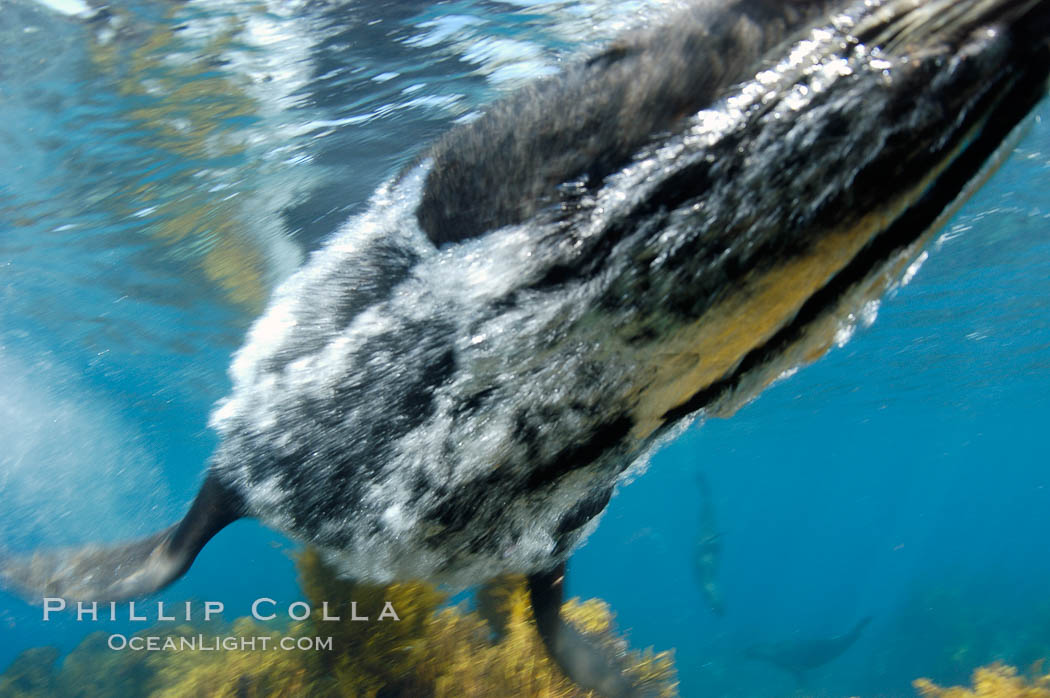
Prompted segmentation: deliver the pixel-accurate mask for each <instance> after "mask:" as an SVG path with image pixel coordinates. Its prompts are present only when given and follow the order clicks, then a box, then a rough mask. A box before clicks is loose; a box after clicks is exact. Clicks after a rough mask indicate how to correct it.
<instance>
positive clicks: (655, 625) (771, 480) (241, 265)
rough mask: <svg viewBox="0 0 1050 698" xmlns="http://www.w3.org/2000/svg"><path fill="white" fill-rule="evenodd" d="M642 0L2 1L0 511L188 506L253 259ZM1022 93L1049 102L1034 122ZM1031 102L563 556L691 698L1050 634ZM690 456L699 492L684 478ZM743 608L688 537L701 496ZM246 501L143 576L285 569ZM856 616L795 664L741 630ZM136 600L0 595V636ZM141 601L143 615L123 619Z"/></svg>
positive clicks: (831, 687)
mask: <svg viewBox="0 0 1050 698" xmlns="http://www.w3.org/2000/svg"><path fill="white" fill-rule="evenodd" d="M660 5H661V4H660V3H657V2H651V3H629V4H626V3H618V4H617V5H616V6H615V7H614V6H610V5H603V4H600V3H583V4H579V3H555V2H550V3H539V2H534V3H528V2H518V3H495V2H490V3H486V2H467V1H464V2H454V3H443V4H437V5H429V4H426V3H410V2H403V3H380V4H376V3H357V4H355V3H334V4H328V5H325V4H309V3H306V4H302V5H277V4H275V5H274V6H271V7H270V8H269V11H265V12H264V11H261V10H260V9H259V7H261V6H252V7H248V6H247V5H243V4H239V3H236V2H218V1H216V2H199V3H198V2H191V3H188V4H186V5H180V6H179V9H178V10H176V11H172V10H171V9H170V6H167V5H165V6H161V5H151V4H148V3H142V4H137V5H128V6H126V7H125V8H124V9H123V10H122V12H123V14H121V17H122V20H121V23H120V25H119V26H114V25H112V24H110V25H106V24H104V23H103V24H100V23H91V22H87V21H85V20H84V19H83V18H79V17H76V16H71V15H69V14H64V13H62V12H58V11H56V10H54V9H49V8H47V7H44V6H42V5H39V4H35V3H31V2H14V3H8V4H5V5H4V6H3V12H2V13H0V114H2V115H3V116H4V119H3V120H2V122H0V162H2V163H5V164H4V166H3V167H0V444H3V447H2V449H0V502H2V506H0V535H2V538H0V541H2V543H3V545H4V546H6V547H8V548H11V549H15V550H26V549H30V548H32V547H35V546H39V545H58V544H65V543H74V542H80V541H86V540H118V539H122V538H126V537H129V536H134V535H140V534H144V533H147V532H150V531H153V530H155V529H157V528H159V527H161V526H163V525H166V524H168V523H169V522H171V521H173V520H175V519H177V518H178V517H179V516H181V513H182V511H183V510H184V508H185V506H186V504H187V502H188V501H189V500H190V499H191V498H192V496H193V493H194V491H195V489H196V487H197V486H198V485H199V481H200V477H201V473H202V471H203V466H204V463H205V462H206V460H207V458H208V455H209V454H210V452H211V450H212V448H213V447H214V445H215V436H214V434H212V433H211V432H210V431H209V430H208V429H207V418H208V413H209V411H210V409H211V407H212V405H213V404H214V402H215V401H216V400H218V399H219V398H221V397H222V396H223V395H224V394H225V393H226V391H227V390H228V385H229V383H228V379H227V377H226V373H225V371H226V366H227V364H228V362H229V358H230V355H231V354H232V352H233V351H234V350H235V349H236V348H237V346H238V345H239V343H240V341H241V337H242V335H243V332H244V331H245V329H246V328H247V326H248V324H249V323H250V322H251V320H252V318H253V317H254V315H255V314H256V313H257V312H258V310H259V307H260V306H261V304H262V303H263V302H264V299H265V295H266V293H267V292H268V290H269V289H271V288H272V287H273V285H274V284H275V283H276V282H277V281H278V280H279V279H280V278H282V277H283V276H285V275H287V273H289V271H290V270H291V269H294V268H295V266H296V265H297V264H299V262H300V261H301V259H302V258H303V255H305V254H306V253H308V252H309V250H311V249H313V248H315V247H316V246H317V245H318V243H319V241H320V240H322V239H323V238H324V237H325V236H326V235H328V234H329V233H330V232H331V231H332V230H333V229H334V227H335V226H336V225H338V223H339V222H340V221H342V220H344V219H345V218H346V217H347V216H348V215H350V214H351V213H353V212H355V211H358V210H360V209H361V208H362V207H363V206H364V205H366V203H367V200H368V196H369V195H370V193H371V192H372V191H373V190H374V188H375V187H376V186H377V185H378V184H379V183H380V182H381V181H383V180H384V179H385V178H387V177H389V176H390V175H391V174H392V173H394V172H395V171H396V170H397V168H398V167H399V166H400V165H401V164H403V163H405V162H407V161H408V160H410V159H411V158H412V157H413V156H414V154H415V153H417V152H418V151H419V150H420V149H421V148H422V147H423V146H424V145H425V144H426V143H427V142H428V141H430V140H431V139H433V138H434V137H435V136H436V135H437V134H440V133H441V132H442V131H443V130H444V129H446V128H448V127H449V126H450V125H451V124H453V123H454V122H455V121H456V120H458V119H462V118H465V117H467V116H469V115H470V114H471V113H472V112H474V111H475V110H476V109H477V108H479V107H480V106H481V105H483V104H484V103H485V102H486V101H488V100H490V99H493V98H494V97H496V96H498V95H499V94H500V93H502V92H504V91H506V90H509V89H512V88H513V87H514V86H515V85H517V84H520V83H521V82H522V81H523V80H526V79H528V78H530V77H535V76H537V75H543V74H548V73H550V72H552V71H554V70H556V69H557V67H558V64H559V63H560V62H561V61H563V60H565V59H566V57H568V56H571V55H574V54H575V53H577V52H579V51H584V52H586V51H587V50H592V49H593V47H594V46H597V45H600V43H601V42H602V41H605V40H607V39H608V38H610V37H612V36H615V35H616V34H617V33H618V32H619V31H621V30H622V29H623V28H625V27H629V26H635V25H638V24H644V23H646V22H647V21H649V18H651V17H652V16H656V15H658V14H659V13H660V12H663V11H665V10H664V9H663V8H662V7H660ZM1040 117H1041V118H1040ZM1047 117H1050V111H1048V107H1047V104H1046V103H1045V102H1044V104H1043V105H1041V106H1040V108H1039V109H1038V112H1037V114H1036V118H1034V119H1033V120H1032V122H1031V124H1030V126H1029V131H1028V133H1027V135H1026V136H1025V137H1024V139H1023V140H1022V142H1021V143H1020V145H1019V146H1018V148H1017V152H1016V153H1015V154H1014V156H1013V157H1012V158H1011V159H1010V160H1009V161H1008V162H1007V164H1006V165H1005V166H1004V167H1003V169H1002V170H1001V171H1000V172H998V173H997V174H996V175H995V176H994V177H993V178H992V179H991V180H990V181H989V183H988V184H987V185H986V186H985V187H984V188H983V189H981V190H980V191H979V192H978V194H977V195H976V196H975V197H974V198H973V200H971V201H970V202H969V203H968V204H967V205H966V206H965V207H964V208H963V210H962V211H960V213H959V214H958V215H957V216H956V217H955V218H954V219H953V220H952V221H951V222H950V223H949V224H948V226H947V227H946V228H945V230H944V231H943V232H942V233H941V234H940V236H939V237H938V238H937V239H936V241H935V242H934V243H933V244H931V246H930V248H929V249H928V253H929V258H928V259H927V260H926V261H925V263H924V264H923V265H922V267H921V269H919V270H918V272H917V273H916V274H915V276H914V278H913V279H912V280H911V282H910V283H909V284H907V285H905V286H902V287H900V288H899V289H897V290H895V291H894V292H892V293H890V294H889V295H888V296H887V297H886V298H884V299H883V302H882V303H881V305H880V307H879V309H878V317H877V319H876V320H875V322H874V324H873V325H872V326H870V327H865V326H863V323H861V325H862V326H861V327H859V328H858V329H857V331H856V332H855V334H854V336H853V337H852V338H851V339H850V341H848V342H847V343H845V344H844V346H842V347H839V348H836V349H834V350H833V351H831V352H830V353H829V354H828V355H827V356H826V357H824V358H823V359H821V360H820V361H818V362H817V363H816V364H814V365H812V366H808V367H804V368H802V369H801V370H800V371H799V372H798V373H797V374H796V375H794V376H792V377H790V378H787V379H786V380H783V381H781V382H779V383H778V384H776V385H774V386H773V387H771V388H770V389H768V390H767V391H766V392H765V393H763V394H762V395H761V396H760V397H759V398H758V399H757V400H755V401H754V402H753V403H752V404H750V405H748V406H746V407H744V408H743V409H741V410H740V411H739V412H738V413H737V414H736V415H734V416H733V417H731V418H729V419H715V420H709V421H707V422H706V423H703V424H697V425H694V426H692V427H691V428H690V429H689V430H688V431H686V432H685V433H684V434H683V435H682V436H681V437H680V438H678V439H677V440H676V441H674V442H673V443H671V444H670V445H668V446H667V447H665V448H664V449H663V450H662V451H661V452H660V453H658V454H657V455H656V456H655V457H654V458H653V460H652V462H651V463H650V465H649V468H648V471H647V472H646V473H645V474H644V475H643V476H641V477H640V478H638V479H637V480H636V481H634V482H632V483H631V484H629V485H627V486H625V487H622V488H621V489H620V491H619V493H618V494H617V496H616V497H615V498H614V499H613V501H612V503H611V505H610V507H609V509H608V511H607V512H606V514H605V516H604V518H603V520H602V523H601V525H600V526H599V528H598V531H597V532H596V533H595V534H594V535H593V536H592V537H591V538H590V539H589V541H588V542H587V544H586V546H585V547H583V548H582V549H581V550H579V551H578V553H577V554H576V555H575V557H574V558H573V560H572V562H571V565H570V579H569V591H570V594H572V595H579V596H583V597H595V596H596V597H600V598H602V599H605V600H606V601H608V602H609V603H610V605H611V606H612V608H613V609H614V611H615V612H616V613H617V617H618V624H619V626H620V627H621V628H622V629H625V630H626V631H627V632H628V635H629V638H630V641H631V644H632V646H635V647H646V646H650V645H651V646H654V647H656V648H657V649H666V648H671V647H673V648H675V650H676V659H677V665H678V670H679V675H680V679H681V692H682V695H684V696H788V695H826V696H847V695H861V696H904V695H912V694H913V693H912V690H911V688H910V682H911V681H912V680H913V679H915V678H917V677H919V676H929V677H931V678H932V679H934V680H935V681H938V682H941V683H945V682H955V683H958V682H963V681H965V680H967V677H968V675H969V673H970V671H972V669H973V668H975V667H976V666H979V665H981V664H986V663H988V662H991V661H993V660H1003V661H1006V662H1008V663H1011V664H1015V665H1019V666H1022V667H1024V666H1027V665H1028V664H1030V663H1031V662H1033V661H1035V660H1037V659H1040V658H1046V657H1050V592H1048V589H1050V556H1048V555H1047V554H1046V548H1047V545H1046V540H1047V532H1048V531H1050V489H1048V486H1050V474H1048V469H1047V465H1048V462H1047V461H1048V448H1047V435H1048V433H1050V428H1048V426H1047V418H1048V416H1050V410H1048V409H1047V408H1048V406H1050V198H1048V196H1047V192H1048V191H1050V126H1048V124H1047ZM697 473H702V474H703V477H705V478H706V479H707V481H708V482H709V483H710V486H711V492H712V498H711V501H710V502H705V501H703V500H702V497H701V495H700V488H699V485H698V476H697ZM705 505H709V506H712V507H713V511H714V514H715V517H716V521H717V525H718V529H719V531H720V532H721V534H722V538H721V542H722V546H723V552H722V559H721V568H720V571H719V575H718V583H719V585H720V587H721V589H722V593H723V595H724V598H725V605H726V612H725V615H724V616H722V617H719V616H717V615H715V614H713V613H712V612H711V611H710V609H709V608H708V607H707V605H706V603H705V601H704V598H703V596H702V595H701V592H700V588H699V580H698V578H697V573H696V570H695V566H694V554H695V546H696V543H697V539H698V536H699V533H700V531H699V526H700V515H701V509H702V508H703V507H704V506H705ZM293 549H294V544H293V543H291V542H290V541H288V540H287V539H285V538H283V537H282V536H280V535H279V534H276V533H274V532H271V531H269V530H267V529H265V528H263V527H261V526H259V525H257V524H254V523H251V522H239V523H237V524H235V525H234V526H233V527H231V528H230V529H229V530H227V531H225V532H223V533H222V535H220V536H219V537H218V538H217V539H216V540H215V541H213V542H212V543H211V544H210V545H209V546H208V547H207V548H206V549H205V550H204V552H203V553H202V555H201V556H200V558H199V559H198V561H197V563H196V564H195V565H194V567H193V570H192V571H191V573H190V574H188V575H187V576H186V577H185V578H184V579H182V580H181V581H179V582H178V583H177V584H175V585H174V586H173V587H172V588H171V589H169V590H167V591H165V592H164V593H163V594H162V595H161V596H160V598H161V599H164V600H171V601H176V600H181V599H187V598H197V599H209V600H219V601H223V602H224V603H225V604H226V608H227V609H228V615H230V616H234V615H244V614H246V613H247V612H248V610H249V608H248V607H249V605H250V603H251V601H252V600H253V599H256V598H258V597H260V596H267V597H270V598H274V599H278V600H280V601H282V602H288V601H291V600H295V599H298V598H299V592H298V589H297V586H296V582H295V573H294V568H293V565H292V562H291V559H290V557H289V555H288V553H289V551H291V550H293ZM865 616H871V617H872V618H873V620H872V622H871V624H870V625H869V626H868V627H867V629H866V630H865V632H864V633H863V634H862V635H861V637H860V639H859V640H858V642H857V643H856V644H855V646H853V647H852V648H850V649H849V650H848V651H847V652H846V653H845V654H844V655H843V656H842V657H840V658H838V659H836V660H835V661H833V662H832V663H829V664H828V665H826V666H824V667H822V668H819V669H817V670H816V671H814V672H813V673H812V675H811V676H810V677H809V679H808V682H807V684H806V685H805V686H804V687H799V686H797V685H796V682H795V679H794V678H793V677H792V676H791V675H789V674H787V673H783V672H781V671H780V670H778V669H776V668H775V667H772V666H769V665H767V664H763V663H761V662H756V661H754V660H750V659H747V658H746V656H745V651H746V649H747V648H748V647H749V646H751V645H754V644H756V643H765V642H777V641H799V642H803V641H806V640H808V639H811V638H819V637H829V636H833V635H836V634H839V633H842V632H845V631H846V630H848V629H849V628H850V627H852V625H853V624H854V623H855V622H856V621H857V620H858V619H860V618H862V617H865ZM129 627H132V626H131V624H129V623H128V622H126V621H124V622H118V623H108V622H101V623H99V624H97V625H95V624H78V623H75V622H73V621H72V620H70V619H68V618H65V619H53V620H51V621H49V622H47V623H44V622H42V621H41V613H40V610H39V608H36V607H32V606H29V605H27V604H25V603H24V602H23V601H21V600H20V599H18V598H17V597H15V596H11V595H8V594H0V666H5V665H6V664H7V663H8V662H9V661H10V660H11V659H12V658H13V657H15V656H16V655H17V654H18V653H19V652H20V651H22V650H24V649H26V648H29V647H34V646H38V645H44V644H53V645H59V646H60V647H62V648H64V649H71V648H72V647H73V646H75V645H76V644H77V642H79V641H80V639H82V638H83V636H84V635H85V634H87V633H88V632H90V631H92V630H97V629H104V630H107V631H112V632H124V631H126V629H127V628H129ZM132 629H137V628H133V627H132Z"/></svg>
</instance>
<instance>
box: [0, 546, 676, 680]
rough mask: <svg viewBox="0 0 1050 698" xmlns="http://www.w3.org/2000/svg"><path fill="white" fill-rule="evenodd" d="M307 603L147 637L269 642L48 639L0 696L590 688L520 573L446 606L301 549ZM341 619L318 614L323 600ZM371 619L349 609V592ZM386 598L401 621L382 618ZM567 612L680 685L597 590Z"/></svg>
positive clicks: (637, 666)
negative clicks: (129, 644)
mask: <svg viewBox="0 0 1050 698" xmlns="http://www.w3.org/2000/svg"><path fill="white" fill-rule="evenodd" d="M298 567H299V575H300V584H301V586H302V589H303V592H304V594H305V596H306V597H307V599H309V601H310V606H311V614H310V616H309V617H307V618H306V619H304V620H302V621H291V622H289V623H288V624H286V625H284V626H281V627H276V626H273V625H269V624H263V623H259V622H257V621H255V620H254V619H251V618H240V619H238V620H236V621H235V622H234V623H233V624H232V626H230V625H217V624H211V625H204V624H192V625H191V624H180V625H171V626H162V627H154V628H151V629H148V630H144V631H141V632H140V633H137V634H138V635H142V636H159V637H160V638H161V642H162V643H163V639H164V638H167V637H172V638H180V637H187V636H196V635H198V634H201V633H205V634H207V635H210V636H218V635H225V636H229V637H235V638H260V637H268V638H270V639H269V641H268V643H267V644H268V646H269V648H270V649H268V650H265V651H263V650H260V649H251V648H240V647H238V648H237V649H231V650H222V651H187V650H166V651H158V652H131V651H113V650H111V649H109V647H108V646H107V641H106V634H105V633H102V632H97V633H92V634H91V635H89V636H88V637H87V638H85V640H84V641H83V642H82V643H81V644H80V645H79V646H78V647H77V648H76V649H74V650H73V651H72V652H71V653H70V654H69V655H68V656H67V657H66V658H65V659H64V660H63V661H61V662H59V661H58V657H59V652H58V650H57V649H55V648H34V649H31V650H27V651H26V652H23V653H22V654H21V655H19V657H18V658H16V659H15V661H14V662H12V664H11V665H10V666H9V667H8V669H7V671H6V672H5V673H3V674H2V675H0V695H3V696H9V695H10V696H13V697H14V698H37V697H38V696H48V697H49V698H50V697H52V696H58V697H67V696H68V697H71V698H81V697H84V698H87V696H109V695H113V696H127V695H136V696H151V697H152V698H177V697H182V696H194V697H201V698H205V697H207V698H211V697H215V698H226V697H230V698H234V697H236V698H257V697H258V698H261V697H262V696H303V695H309V696H318V697H321V698H327V697H332V698H336V697H339V698H343V697H350V696H353V697H354V698H399V697H405V698H429V697H433V698H444V697H448V698H452V697H453V696H454V697H455V698H469V697H471V696H476V697H481V696H485V697H488V696H522V697H523V698H529V697H533V698H582V697H584V696H589V695H592V694H590V693H588V692H586V691H583V690H581V689H579V688H578V687H577V686H576V685H575V684H573V683H572V682H571V681H569V680H568V679H567V678H566V677H565V676H563V675H562V674H561V672H560V671H559V670H558V668H557V667H556V666H555V665H554V663H553V662H552V661H551V660H550V659H549V657H548V656H547V652H546V649H545V648H544V646H543V643H542V641H541V640H540V638H539V635H538V634H537V632H536V628H535V623H534V621H533V618H532V609H531V605H530V603H529V600H528V599H529V595H528V591H527V587H526V584H525V580H524V577H521V576H507V577H503V578H501V579H500V580H498V582H497V583H495V584H491V585H489V586H488V587H487V588H486V590H485V592H484V593H483V600H482V601H480V602H479V611H480V612H479V611H471V610H467V609H466V608H465V607H463V606H462V605H460V606H455V607H448V606H447V601H448V599H447V596H446V595H445V594H443V593H441V592H440V591H438V590H436V589H435V588H433V587H431V586H429V585H426V584H422V583H397V584H389V585H381V586H377V585H365V584H358V583H355V582H352V581H347V580H343V579H339V578H338V577H337V576H336V575H335V573H334V571H333V569H332V568H331V567H329V566H328V565H327V564H326V563H325V562H324V560H323V559H322V557H321V555H320V554H319V553H318V552H317V551H315V550H311V549H308V550H306V551H304V552H303V553H302V554H301V555H300V556H299V560H298ZM325 601H327V602H328V603H329V609H330V613H331V614H332V615H338V616H340V618H341V619H340V620H339V621H332V620H325V619H324V602H325ZM351 601H353V602H354V603H355V604H356V613H357V614H358V615H359V616H368V617H369V618H370V620H369V621H368V622H362V621H354V620H350V618H349V617H348V616H349V603H350V602H351ZM386 602H390V605H391V606H392V607H393V608H394V609H396V613H397V616H398V618H399V620H392V619H389V618H387V619H385V620H379V619H378V616H379V615H380V614H381V612H382V609H383V608H384V605H385V604H386ZM562 613H563V614H564V615H565V617H566V618H567V619H568V620H569V621H570V622H571V623H573V624H574V625H575V626H576V627H577V628H578V629H579V630H580V631H581V632H583V633H586V634H588V635H590V636H591V637H592V639H594V640H595V641H596V642H598V643H600V644H602V645H604V646H605V647H606V648H607V650H608V651H609V652H610V653H614V654H616V655H618V656H621V657H622V658H623V662H624V665H625V666H626V667H627V669H626V670H627V672H628V673H629V674H630V675H631V677H632V678H633V680H634V682H635V683H636V684H637V685H639V686H641V687H644V689H645V693H646V694H647V695H653V696H660V697H661V698H669V697H671V696H676V695H677V682H676V675H675V669H674V663H673V655H672V653H671V652H659V653H654V652H652V651H651V650H647V651H646V652H644V653H637V652H627V651H626V649H625V648H626V643H625V641H624V640H623V639H622V638H621V637H619V636H617V635H616V634H615V633H614V628H613V616H612V614H611V613H610V611H609V608H608V606H606V604H605V603H603V602H601V601H598V600H593V599H592V600H589V601H584V602H579V601H577V600H570V601H569V602H567V603H566V604H565V605H564V606H563V608H562ZM281 637H310V638H331V649H328V650H324V649H319V650H316V651H302V652H301V651H274V650H273V649H272V648H273V647H275V646H276V645H277V642H278V640H279V639H280V638H281Z"/></svg>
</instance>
